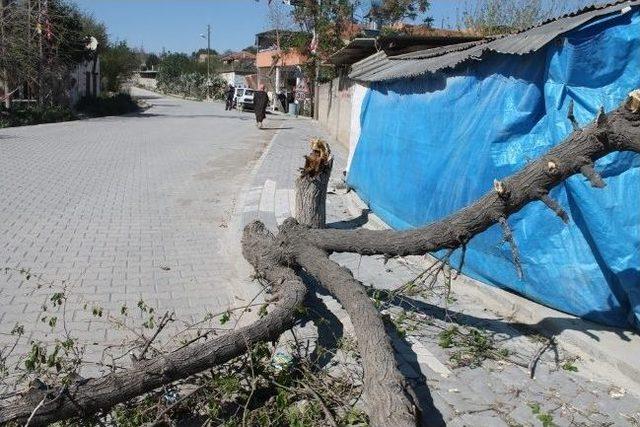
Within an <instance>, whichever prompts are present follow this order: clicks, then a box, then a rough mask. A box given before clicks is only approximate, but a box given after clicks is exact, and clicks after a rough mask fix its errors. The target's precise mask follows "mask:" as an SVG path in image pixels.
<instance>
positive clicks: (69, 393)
mask: <svg viewBox="0 0 640 427" xmlns="http://www.w3.org/2000/svg"><path fill="white" fill-rule="evenodd" d="M274 241H275V239H274V236H273V235H272V234H271V233H270V232H269V231H268V230H267V229H266V228H265V227H264V226H263V225H262V224H260V223H253V224H250V225H249V226H247V228H246V229H245V232H244V236H243V239H242V247H243V254H244V256H245V258H246V259H247V260H248V261H249V262H250V263H251V264H252V265H253V266H254V267H255V269H256V271H257V272H258V273H259V274H261V275H263V276H264V277H265V278H266V279H267V280H268V281H269V282H271V283H272V284H273V287H274V291H275V295H276V296H277V297H278V299H279V300H278V303H277V305H276V306H275V307H274V308H272V309H271V311H270V312H269V313H268V314H267V315H266V316H265V317H263V318H262V319H259V320H257V321H256V322H254V323H253V324H251V325H249V326H246V327H244V328H241V329H238V330H236V331H232V332H229V333H228V334H225V335H223V336H220V337H218V338H216V339H213V340H211V341H209V342H205V343H202V344H197V345H192V346H189V347H185V348H183V349H180V350H176V351H174V352H172V353H168V354H163V355H160V356H157V357H154V358H152V359H148V360H142V361H140V362H137V363H136V366H134V367H132V368H130V369H127V370H123V371H120V372H117V373H113V374H109V375H106V376H104V377H102V378H92V379H88V380H82V381H77V382H75V383H74V384H72V385H70V386H69V387H68V388H66V389H53V390H39V389H30V390H29V391H28V392H27V393H26V394H25V395H23V396H22V397H21V399H20V400H18V401H14V402H11V403H9V404H7V405H6V406H3V407H2V408H0V424H4V423H7V422H19V423H24V422H25V421H26V420H27V419H29V417H30V416H31V414H32V413H33V412H34V410H35V408H36V407H37V405H38V404H39V403H40V402H41V401H42V400H43V399H44V403H43V404H42V405H41V406H40V407H39V408H38V410H37V411H36V412H35V414H34V416H33V418H32V419H31V422H30V425H32V426H33V425H46V424H49V423H53V422H55V421H60V420H64V419H67V418H71V417H74V416H87V415H90V414H93V413H95V412H97V411H99V410H107V409H109V408H111V407H113V406H114V405H116V404H118V403H121V402H125V401H127V400H129V399H132V398H134V397H136V396H140V395H142V394H144V393H147V392H150V391H152V390H154V389H156V388H158V387H160V386H162V385H164V384H168V383H171V382H173V381H176V380H178V379H181V378H186V377H188V376H191V375H193V374H196V373H198V372H202V371H203V370H205V369H209V368H211V367H213V366H217V365H221V364H223V363H225V362H227V361H229V360H231V359H233V358H234V357H237V356H239V355H242V354H244V353H245V352H247V351H248V350H249V349H250V348H251V347H252V346H253V345H254V344H256V343H258V342H264V341H275V340H276V339H277V338H278V337H279V336H280V335H281V334H282V333H283V332H284V331H286V330H288V329H290V328H291V327H292V326H293V324H294V323H295V321H296V319H297V317H298V316H299V313H300V312H301V311H300V307H302V305H303V304H304V299H305V296H306V292H307V290H306V287H305V286H304V284H303V283H302V281H301V280H300V278H299V277H298V276H297V275H296V274H295V273H294V271H293V270H292V269H291V268H289V267H287V266H286V265H285V264H286V263H287V262H286V259H284V258H283V256H282V252H281V251H279V250H277V248H276V247H275V246H274Z"/></svg>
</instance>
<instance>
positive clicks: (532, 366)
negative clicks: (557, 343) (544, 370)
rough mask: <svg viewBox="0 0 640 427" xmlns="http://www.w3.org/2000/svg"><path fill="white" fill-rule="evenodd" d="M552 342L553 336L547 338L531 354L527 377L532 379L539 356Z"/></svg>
mask: <svg viewBox="0 0 640 427" xmlns="http://www.w3.org/2000/svg"><path fill="white" fill-rule="evenodd" d="M553 343H554V341H553V337H551V338H549V339H548V340H547V341H546V342H545V343H544V344H543V345H541V346H540V348H539V349H538V351H536V353H535V354H534V355H533V357H532V358H531V361H530V362H529V378H531V379H533V377H534V375H535V370H536V365H537V364H538V361H539V360H540V357H541V356H542V355H543V354H544V352H545V351H547V349H548V348H549V347H551V345H553Z"/></svg>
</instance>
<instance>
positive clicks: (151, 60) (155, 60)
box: [144, 53, 160, 70]
mask: <svg viewBox="0 0 640 427" xmlns="http://www.w3.org/2000/svg"><path fill="white" fill-rule="evenodd" d="M159 64H160V58H159V57H158V55H156V54H155V53H150V54H149V55H148V56H147V59H146V60H145V62H144V67H145V68H146V69H147V70H154V69H155V68H156V67H157V66H158V65H159Z"/></svg>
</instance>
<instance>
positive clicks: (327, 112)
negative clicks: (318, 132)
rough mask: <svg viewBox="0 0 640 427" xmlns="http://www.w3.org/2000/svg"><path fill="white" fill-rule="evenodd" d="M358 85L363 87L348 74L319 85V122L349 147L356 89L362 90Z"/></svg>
mask: <svg viewBox="0 0 640 427" xmlns="http://www.w3.org/2000/svg"><path fill="white" fill-rule="evenodd" d="M356 86H359V87H361V86H360V85H357V84H355V83H354V82H353V81H351V80H350V79H349V78H348V77H346V76H345V77H338V78H335V79H333V80H332V81H330V82H328V83H323V84H320V85H318V102H317V108H318V115H317V119H318V122H320V124H321V125H323V126H324V127H325V128H326V129H327V130H328V131H329V133H330V134H331V136H333V137H334V138H336V139H337V140H338V142H340V143H341V144H343V145H344V146H345V147H347V148H349V145H350V142H351V137H350V135H351V122H352V115H353V114H352V107H353V104H352V99H353V95H354V91H357V92H358V93H359V92H360V89H357V90H356ZM358 110H359V106H358ZM358 128H359V127H358Z"/></svg>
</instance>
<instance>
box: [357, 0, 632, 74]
mask: <svg viewBox="0 0 640 427" xmlns="http://www.w3.org/2000/svg"><path fill="white" fill-rule="evenodd" d="M638 6H640V0H632V1H629V0H619V1H616V2H612V3H607V4H603V5H592V6H588V7H586V8H583V9H581V10H578V11H576V12H573V13H569V14H566V15H563V16H560V17H558V18H554V19H550V20H548V21H545V22H542V23H540V24H538V25H536V26H533V27H530V28H528V29H525V30H522V31H520V32H517V33H515V34H509V35H505V36H498V37H490V38H485V39H483V40H479V41H471V42H466V43H459V44H454V45H450V46H444V47H437V48H432V49H425V50H421V51H417V52H411V53H406V54H403V55H396V56H392V55H388V54H386V53H385V52H379V53H377V54H375V55H372V56H371V57H369V58H365V59H363V60H361V61H359V62H357V63H355V64H353V66H352V71H351V73H350V74H349V77H351V78H352V79H354V80H359V81H364V82H374V81H383V80H393V79H399V78H404V77H413V76H418V75H422V74H427V73H434V72H437V71H442V70H445V69H450V68H454V67H456V66H458V65H460V64H462V63H464V62H468V61H479V60H482V58H483V57H484V55H485V54H487V53H489V52H493V53H502V54H511V55H525V54H528V53H531V52H535V51H537V50H539V49H541V48H542V47H544V46H546V45H547V44H548V43H549V42H551V41H552V40H553V39H555V38H556V37H558V36H560V35H562V34H564V33H566V32H568V31H570V30H572V29H574V28H577V27H579V26H581V25H583V24H586V23H588V22H591V21H593V20H595V19H598V18H600V17H603V16H606V15H610V14H614V13H624V12H625V11H628V8H637V7H638Z"/></svg>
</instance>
